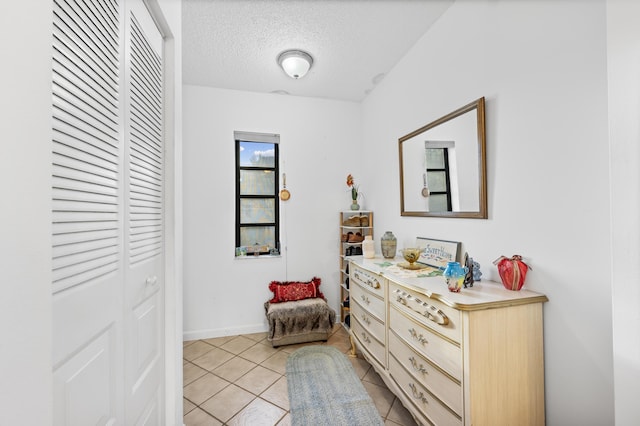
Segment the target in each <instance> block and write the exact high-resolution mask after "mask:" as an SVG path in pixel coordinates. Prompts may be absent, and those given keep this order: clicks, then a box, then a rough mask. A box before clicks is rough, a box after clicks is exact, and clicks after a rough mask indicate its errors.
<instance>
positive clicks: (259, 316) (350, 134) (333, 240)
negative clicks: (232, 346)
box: [184, 86, 373, 340]
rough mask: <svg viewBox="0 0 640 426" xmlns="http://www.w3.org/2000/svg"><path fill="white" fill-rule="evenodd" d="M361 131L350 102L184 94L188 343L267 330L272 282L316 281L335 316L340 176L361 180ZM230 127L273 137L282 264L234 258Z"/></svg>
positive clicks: (342, 202)
mask: <svg viewBox="0 0 640 426" xmlns="http://www.w3.org/2000/svg"><path fill="white" fill-rule="evenodd" d="M361 125H362V123H361V115H360V105H359V104H356V103H352V102H342V101H330V100H322V99H311V98H303V97H292V96H283V95H275V94H256V93H249V92H241V91H232V90H221V89H211V88H205V87H195V86H185V87H184V164H185V170H184V219H185V228H184V246H185V248H184V250H185V260H184V270H185V274H184V283H185V284H184V306H185V309H184V330H185V335H184V338H185V340H189V339H194V338H202V337H213V336H220V335H231V334H238V333H247V332H258V331H264V330H266V329H267V324H266V319H265V315H264V308H263V304H264V302H265V301H267V300H268V299H269V298H270V297H271V292H270V291H269V290H268V285H269V282H271V281H272V280H291V281H293V280H309V279H311V278H312V277H313V276H318V277H320V278H321V279H322V285H321V287H320V289H321V291H323V293H324V294H325V296H326V297H327V299H328V301H329V303H330V304H331V306H333V307H334V308H335V309H336V310H337V308H338V303H339V301H338V298H339V294H338V286H337V282H338V279H339V277H338V266H339V262H338V257H337V255H338V245H339V239H338V236H339V230H338V211H339V210H340V209H346V208H348V207H349V205H350V195H349V192H348V191H347V189H348V188H347V186H346V184H345V181H346V176H347V174H348V173H352V174H354V176H355V177H356V181H357V182H358V179H359V178H360V177H361V171H360V164H361V160H360V159H361V157H362V156H363V155H364V154H363V152H362V149H361V144H362V130H361ZM235 130H239V131H248V132H262V133H277V134H279V135H280V171H281V173H282V172H284V173H286V175H287V189H289V191H290V192H291V199H290V200H289V201H287V202H281V203H280V208H281V210H280V215H281V243H282V247H283V248H284V250H283V255H282V257H280V258H266V259H265V258H261V259H244V260H238V259H235V258H234V254H235V252H234V247H235V231H234V223H235V207H234V199H235V178H234V162H235V160H234V158H235V153H234V146H235V145H234V139H233V132H234V131H235ZM360 182H362V181H360ZM362 183H363V186H362V191H363V192H364V193H366V194H368V193H369V192H372V191H373V189H372V188H373V187H371V186H369V185H367V184H366V183H365V182H362ZM366 204H367V201H366V200H365V202H364V205H363V207H366Z"/></svg>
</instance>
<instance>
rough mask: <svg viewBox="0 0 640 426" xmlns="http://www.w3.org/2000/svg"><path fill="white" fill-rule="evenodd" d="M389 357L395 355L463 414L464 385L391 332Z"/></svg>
mask: <svg viewBox="0 0 640 426" xmlns="http://www.w3.org/2000/svg"><path fill="white" fill-rule="evenodd" d="M389 357H394V358H395V359H396V361H398V363H399V364H401V365H402V366H403V367H404V369H405V370H406V371H407V372H408V373H409V375H411V376H412V377H413V378H414V379H415V380H416V381H418V382H419V383H421V384H422V385H423V386H424V387H426V388H427V389H428V390H429V392H431V393H432V394H433V395H435V396H436V397H437V398H438V399H440V400H441V401H442V402H443V403H444V404H445V405H447V406H449V408H451V409H452V410H453V411H455V412H456V414H458V415H459V416H462V387H461V386H460V382H458V381H456V380H454V379H453V378H451V377H449V376H447V375H446V374H445V373H443V372H442V371H441V370H439V369H438V368H437V367H435V366H434V365H433V364H431V363H430V362H429V361H427V360H426V359H425V358H424V357H423V356H422V355H420V354H419V353H418V352H416V351H414V350H413V349H412V348H411V347H409V346H408V345H407V344H405V343H404V342H403V341H402V340H400V339H399V338H398V336H396V334H395V333H394V332H391V333H389Z"/></svg>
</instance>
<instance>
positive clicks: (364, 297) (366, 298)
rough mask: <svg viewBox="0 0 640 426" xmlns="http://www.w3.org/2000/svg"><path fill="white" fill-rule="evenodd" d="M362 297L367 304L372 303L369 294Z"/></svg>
mask: <svg viewBox="0 0 640 426" xmlns="http://www.w3.org/2000/svg"><path fill="white" fill-rule="evenodd" d="M360 298H361V299H362V301H363V302H364V303H366V304H367V305H368V304H370V303H371V300H369V298H368V297H367V296H365V295H364V294H361V295H360Z"/></svg>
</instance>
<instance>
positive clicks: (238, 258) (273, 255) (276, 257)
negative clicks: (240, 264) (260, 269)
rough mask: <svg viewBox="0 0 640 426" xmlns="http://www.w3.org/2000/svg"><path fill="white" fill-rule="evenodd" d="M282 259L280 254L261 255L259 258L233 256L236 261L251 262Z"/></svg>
mask: <svg viewBox="0 0 640 426" xmlns="http://www.w3.org/2000/svg"><path fill="white" fill-rule="evenodd" d="M280 257H282V255H281V254H261V255H260V256H254V255H247V256H235V259H236V260H247V259H249V260H251V259H278V258H280Z"/></svg>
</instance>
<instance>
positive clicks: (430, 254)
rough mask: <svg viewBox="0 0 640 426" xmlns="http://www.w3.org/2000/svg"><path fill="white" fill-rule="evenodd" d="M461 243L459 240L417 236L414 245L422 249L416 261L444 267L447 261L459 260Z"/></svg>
mask: <svg viewBox="0 0 640 426" xmlns="http://www.w3.org/2000/svg"><path fill="white" fill-rule="evenodd" d="M461 246H462V243H461V242H459V241H448V240H437V239H434V238H425V237H417V238H416V247H417V248H419V249H420V250H422V253H420V258H419V259H418V261H417V262H418V263H422V264H424V265H428V266H433V267H435V268H445V267H446V266H447V262H460V256H461V250H460V249H461Z"/></svg>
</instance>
